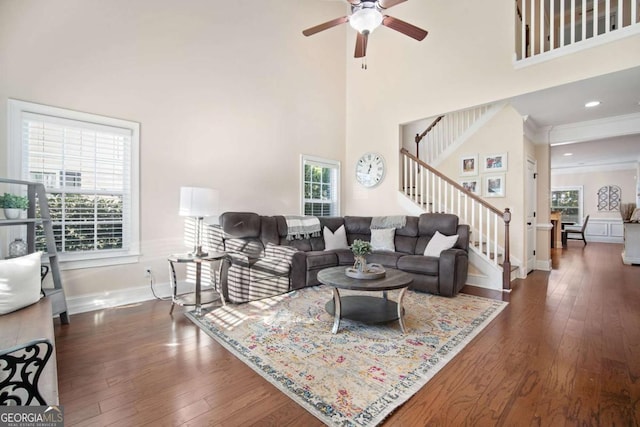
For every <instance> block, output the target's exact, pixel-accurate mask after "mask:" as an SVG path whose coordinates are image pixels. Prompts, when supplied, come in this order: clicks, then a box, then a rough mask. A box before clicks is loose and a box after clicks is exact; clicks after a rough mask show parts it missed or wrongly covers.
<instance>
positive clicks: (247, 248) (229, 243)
mask: <svg viewBox="0 0 640 427" xmlns="http://www.w3.org/2000/svg"><path fill="white" fill-rule="evenodd" d="M224 250H225V251H227V252H239V253H242V254H245V255H248V256H249V257H252V258H261V257H263V256H264V246H262V241H260V239H258V238H256V237H251V238H249V237H245V238H243V239H225V241H224Z"/></svg>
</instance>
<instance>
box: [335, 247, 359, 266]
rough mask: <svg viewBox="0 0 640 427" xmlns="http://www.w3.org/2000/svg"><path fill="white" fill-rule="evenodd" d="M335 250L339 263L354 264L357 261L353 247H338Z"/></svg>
mask: <svg viewBox="0 0 640 427" xmlns="http://www.w3.org/2000/svg"><path fill="white" fill-rule="evenodd" d="M333 252H334V253H335V254H336V256H337V257H338V265H353V263H354V262H355V258H354V256H353V252H351V249H337V250H335V251H333Z"/></svg>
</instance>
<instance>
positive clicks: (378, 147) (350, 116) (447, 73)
mask: <svg viewBox="0 0 640 427" xmlns="http://www.w3.org/2000/svg"><path fill="white" fill-rule="evenodd" d="M388 14H389V15H392V16H396V17H397V18H400V19H403V20H407V21H409V22H411V23H412V24H415V25H418V26H419V27H422V28H425V29H427V30H429V35H428V36H427V38H426V39H425V40H424V41H422V42H416V41H415V40H413V39H410V38H408V37H406V36H403V35H402V34H399V33H397V32H395V31H393V30H390V29H388V28H380V29H377V30H376V31H375V33H373V34H372V35H371V37H370V38H369V44H368V54H367V63H368V69H367V70H362V69H361V68H360V61H358V60H354V59H348V60H347V157H346V165H345V169H344V172H345V173H344V176H353V173H354V164H355V162H356V159H357V158H358V157H359V156H360V155H361V154H362V153H363V152H365V151H377V152H380V153H381V154H383V155H384V156H385V159H386V161H387V165H388V166H389V169H390V170H389V172H388V174H387V178H386V179H385V180H384V182H383V183H382V184H381V185H379V186H378V187H376V188H374V189H370V190H365V189H363V188H362V187H360V186H358V185H357V183H356V182H355V180H354V179H352V180H351V181H350V182H345V198H346V213H348V214H350V215H358V214H364V213H367V214H369V215H371V214H392V213H394V212H396V213H397V212H398V210H399V209H400V208H399V207H398V206H397V205H396V204H395V203H380V200H385V201H391V200H395V191H396V190H397V188H398V182H399V181H398V174H399V172H398V171H399V167H398V166H399V165H398V151H399V146H400V142H399V126H400V124H403V123H408V122H411V121H415V120H419V119H422V118H426V117H434V116H436V115H438V114H439V113H445V112H449V111H457V110H461V109H466V108H469V107H472V106H476V105H481V104H486V103H490V102H492V101H495V100H500V99H507V98H510V97H512V96H514V95H518V94H522V93H527V92H532V91H535V90H539V89H541V88H546V87H551V86H556V85H560V84H564V83H567V82H571V81H576V80H580V79H584V78H588V77H592V76H595V75H600V74H604V73H609V72H613V71H617V70H621V69H625V68H630V67H633V66H637V65H639V64H640V55H637V54H630V52H640V36H633V37H630V38H627V39H624V40H621V41H618V42H612V43H609V44H606V45H603V46H600V47H596V48H593V49H589V50H587V51H582V52H578V53H574V54H571V55H568V56H565V57H562V58H559V59H555V60H551V61H547V62H545V63H541V64H537V65H534V66H529V67H526V68H522V69H514V67H513V63H512V58H513V52H514V25H513V16H514V3H505V2H504V1H501V0H486V1H482V2H479V1H455V2H452V1H447V2H444V1H443V2H423V1H411V2H406V3H402V4H401V5H398V6H396V7H394V8H392V9H390V10H389V11H388ZM352 38H353V37H351V38H349V42H348V46H347V51H348V52H347V53H348V54H349V55H351V51H352V49H353V40H352ZM411 151H412V152H413V151H414V150H411ZM514 239H518V236H517V235H516V236H515V237H514Z"/></svg>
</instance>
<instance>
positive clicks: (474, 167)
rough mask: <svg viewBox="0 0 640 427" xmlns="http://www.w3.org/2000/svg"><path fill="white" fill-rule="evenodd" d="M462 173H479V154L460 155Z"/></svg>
mask: <svg viewBox="0 0 640 427" xmlns="http://www.w3.org/2000/svg"><path fill="white" fill-rule="evenodd" d="M460 175H461V176H476V175H478V155H477V154H473V155H469V156H462V157H460Z"/></svg>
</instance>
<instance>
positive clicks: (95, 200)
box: [9, 100, 139, 266]
mask: <svg viewBox="0 0 640 427" xmlns="http://www.w3.org/2000/svg"><path fill="white" fill-rule="evenodd" d="M9 110H10V122H11V123H10V126H11V133H10V135H11V136H10V149H11V156H10V158H11V159H13V161H10V164H9V167H10V168H12V169H10V175H11V176H12V177H14V178H18V179H23V180H29V181H35V182H40V183H42V184H44V186H45V189H46V191H47V200H48V202H49V210H50V215H51V220H52V225H53V234H54V237H55V241H56V248H57V250H58V251H59V253H60V260H61V261H63V262H64V261H83V260H84V261H87V260H91V262H90V263H89V264H93V265H108V264H117V263H121V262H133V261H134V260H127V259H126V258H123V257H129V256H133V257H135V256H137V255H138V252H139V236H138V234H139V233H138V229H139V224H138V216H139V215H138V210H139V209H138V203H139V201H138V154H137V153H138V146H139V141H138V135H139V124H137V123H133V122H128V121H124V120H120V119H112V118H108V117H103V116H97V115H94V114H87V113H80V112H76V111H70V110H65V109H61V108H55V107H48V106H44V105H39V104H32V103H27V102H21V101H14V100H9ZM16 165H17V166H16ZM36 249H38V250H43V251H45V250H46V245H45V238H44V230H43V227H42V226H41V225H40V226H39V227H37V228H36ZM99 259H111V261H109V262H99V261H96V260H99ZM79 266H90V265H87V263H85V265H79Z"/></svg>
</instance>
